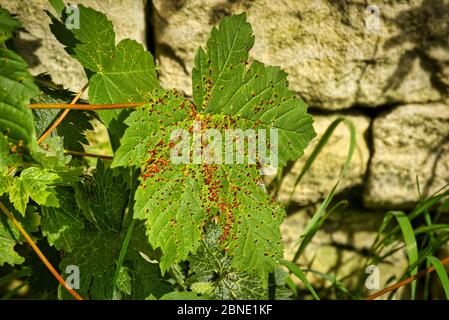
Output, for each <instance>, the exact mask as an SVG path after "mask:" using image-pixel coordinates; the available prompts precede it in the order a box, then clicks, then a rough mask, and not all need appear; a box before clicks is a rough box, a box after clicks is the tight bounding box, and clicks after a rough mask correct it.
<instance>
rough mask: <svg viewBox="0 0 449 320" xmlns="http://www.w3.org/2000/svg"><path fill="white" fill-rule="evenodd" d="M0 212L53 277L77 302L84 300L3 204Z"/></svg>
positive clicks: (0, 205)
mask: <svg viewBox="0 0 449 320" xmlns="http://www.w3.org/2000/svg"><path fill="white" fill-rule="evenodd" d="M0 210H1V211H2V212H3V213H4V214H6V216H7V217H8V218H9V220H11V222H12V223H13V224H14V225H15V226H16V228H17V229H18V230H19V232H20V233H21V234H22V236H23V237H24V238H25V240H26V241H27V242H28V243H29V245H30V246H31V248H33V250H34V252H36V254H37V255H38V256H39V258H40V259H41V260H42V262H43V263H44V264H45V266H46V267H47V268H48V270H50V272H51V273H52V274H53V276H54V277H55V278H56V280H58V282H59V283H60V284H61V285H62V286H63V287H64V288H65V289H66V290H67V291H68V292H69V293H70V294H71V295H72V296H73V297H74V298H75V299H76V300H83V298H81V296H80V295H79V294H78V293H76V291H75V290H73V289H72V288H70V287H69V286H68V285H67V283H66V282H65V281H64V279H63V278H62V277H61V275H60V274H59V273H58V271H56V269H55V268H54V267H53V266H52V265H51V263H50V261H48V259H47V258H46V257H45V255H44V254H43V253H42V251H41V250H40V249H39V247H38V246H37V245H36V243H35V242H34V241H33V239H31V237H30V236H29V235H28V233H27V232H26V231H25V229H24V228H23V227H22V225H21V224H20V223H19V221H17V220H16V219H15V218H14V216H13V215H12V213H11V212H10V211H9V210H8V208H6V207H5V205H4V204H3V203H1V202H0Z"/></svg>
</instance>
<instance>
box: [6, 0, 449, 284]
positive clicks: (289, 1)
mask: <svg viewBox="0 0 449 320" xmlns="http://www.w3.org/2000/svg"><path fill="white" fill-rule="evenodd" d="M31 2H32V3H31ZM31 2H30V1H27V0H19V1H18V0H0V5H2V6H4V7H6V8H7V9H9V10H11V11H12V12H14V13H17V14H19V16H20V18H21V20H22V21H23V22H24V26H25V28H26V29H27V30H28V33H25V32H22V33H20V35H19V37H18V38H16V44H17V46H18V47H19V49H20V50H21V53H22V54H23V56H24V57H25V58H26V59H27V61H28V62H29V63H30V65H31V67H32V71H33V72H34V73H39V72H44V71H49V72H50V73H51V74H52V75H53V77H54V79H55V80H56V81H58V82H60V83H64V84H65V85H66V86H68V87H69V88H71V89H72V90H78V89H79V88H80V87H81V86H82V85H83V83H84V81H85V79H84V75H83V71H82V70H81V68H80V66H79V65H78V64H77V63H76V62H74V61H72V60H70V59H69V57H68V56H67V54H66V53H65V52H64V50H63V48H62V47H61V46H60V45H59V44H58V43H57V42H56V40H55V39H54V38H53V36H52V35H51V33H50V31H49V29H48V23H49V19H48V18H47V17H46V15H45V14H44V13H43V11H42V9H44V8H47V4H46V2H47V1H46V0H33V1H31ZM74 2H77V3H82V4H86V5H88V6H92V7H94V8H96V9H100V10H103V11H105V12H106V13H107V15H108V16H109V18H110V19H111V20H112V21H113V22H114V25H115V29H116V32H117V40H119V39H121V38H124V37H131V38H134V39H137V40H138V41H140V42H143V43H146V44H147V45H148V47H149V49H151V50H152V51H154V54H155V57H156V60H157V63H158V66H159V75H160V79H161V82H162V85H163V86H164V87H176V88H179V89H181V90H182V91H183V92H184V93H185V94H186V95H187V96H189V95H191V73H190V72H191V69H192V66H193V58H194V55H195V52H196V50H197V48H198V46H200V45H203V44H204V43H205V41H206V39H207V36H208V33H209V31H210V29H211V27H212V26H213V25H216V24H217V23H218V22H219V21H220V19H221V18H223V17H224V16H227V15H230V14H233V13H240V12H242V11H246V12H247V16H248V20H249V22H250V23H251V24H252V25H253V29H254V34H255V36H256V43H255V46H254V49H253V50H252V51H251V55H252V56H253V57H254V58H256V59H258V60H260V61H262V62H264V63H266V64H271V65H279V66H281V67H282V68H284V69H285V70H286V71H287V72H288V73H289V81H290V87H291V89H292V90H293V91H294V92H295V93H296V94H297V96H298V97H301V98H303V99H304V100H305V101H306V102H307V104H308V105H309V106H310V111H311V112H312V113H313V114H315V117H314V119H315V129H316V131H317V132H318V133H319V134H322V133H323V132H324V131H325V129H326V128H327V126H328V125H329V124H330V122H331V121H332V120H333V119H336V118H337V117H339V116H344V117H347V118H349V119H351V120H352V121H353V122H354V123H355V125H356V127H357V145H358V147H357V152H356V153H355V155H354V159H353V162H352V164H351V168H350V172H349V174H348V177H347V178H346V179H345V181H344V182H343V183H342V185H341V188H340V190H341V191H342V192H343V191H344V192H345V194H346V195H347V198H350V199H352V200H353V201H352V203H353V205H354V206H355V208H354V209H351V210H347V211H346V212H345V213H344V214H343V215H340V216H336V217H334V219H336V221H340V222H339V223H340V225H342V226H344V225H346V227H348V224H350V223H352V222H354V221H357V223H356V224H354V226H356V227H357V228H359V230H355V229H354V228H352V229H351V228H349V229H350V230H349V231H348V228H342V229H341V231H339V232H340V233H335V235H338V234H340V238H341V239H343V240H342V241H343V242H342V244H343V245H344V247H345V248H346V249H338V250H337V249H336V248H341V246H338V245H335V241H334V240H332V239H331V238H330V235H329V232H327V233H326V231H322V232H320V233H319V234H318V235H317V237H316V239H315V240H314V241H315V242H314V245H315V247H314V248H315V249H313V248H312V249H310V250H311V251H309V252H307V253H306V254H305V257H304V259H306V260H307V259H309V258H310V259H311V257H312V256H313V254H314V253H316V254H317V255H318V257H322V258H320V259H318V260H314V261H315V263H318V264H320V263H321V264H327V265H326V266H325V267H323V268H322V270H323V271H324V270H326V268H330V267H331V265H332V262H330V261H327V262H322V261H323V257H324V258H327V259H331V260H332V261H334V260H335V261H337V260H336V259H337V255H336V254H333V253H332V252H334V251H335V250H337V251H338V252H346V251H348V249H347V246H348V245H351V246H352V247H353V248H354V250H353V251H351V252H353V253H354V252H358V251H360V250H361V248H362V249H363V248H365V247H366V245H367V243H368V242H369V239H372V237H373V235H374V234H375V230H376V228H377V227H378V225H379V224H380V220H381V219H379V217H382V212H385V210H387V209H391V208H396V209H397V208H405V209H407V208H410V207H412V206H413V205H414V204H415V203H416V201H417V200H418V193H417V191H416V190H417V188H416V178H417V177H418V179H419V182H420V186H421V191H422V192H423V194H424V196H426V195H430V194H432V193H433V192H435V191H436V190H438V189H439V188H440V187H442V186H444V185H445V184H446V183H448V182H449V153H448V150H449V2H448V1H447V0H401V1H391V0H378V1H376V2H375V4H376V5H377V8H378V9H379V11H380V17H379V19H376V17H375V14H374V15H373V13H372V12H371V10H377V8H375V7H369V8H367V5H366V1H364V0H363V1H362V0H353V1H343V0H341V1H333V0H316V1H306V0H278V1H273V0H228V1H226V0H153V1H149V2H148V3H145V2H144V1H141V0H133V1H124V0H123V1H122V0H100V1H94V0H83V1H74ZM373 17H374V18H373ZM372 19H374V20H372ZM314 144H316V140H315V142H314V143H313V145H314ZM348 147H349V133H348V130H347V129H346V128H345V127H344V126H341V127H340V128H338V129H337V131H336V134H335V135H334V136H333V137H332V138H331V140H330V143H329V144H328V146H327V147H326V148H325V150H324V151H323V153H322V155H321V156H320V158H318V160H317V162H316V163H315V165H314V166H313V167H312V169H311V170H310V172H309V173H307V175H306V176H305V177H304V179H303V181H302V182H301V184H300V185H299V186H298V187H296V188H295V189H294V190H293V188H294V186H293V183H294V181H295V180H296V177H297V175H298V174H299V171H300V169H301V168H302V165H303V164H304V159H302V160H300V161H298V162H297V163H296V164H295V165H293V167H292V170H291V171H290V172H289V173H288V174H287V176H286V178H285V180H284V182H283V183H282V186H281V192H280V194H279V200H281V201H283V202H285V201H287V200H288V198H289V195H290V193H291V192H292V191H293V194H292V200H293V201H294V202H295V203H296V205H297V206H299V207H301V208H302V209H300V210H299V212H297V213H295V214H293V215H291V216H290V217H289V219H288V220H287V223H286V225H285V228H284V230H285V237H286V243H287V244H292V243H293V242H291V239H292V234H294V235H296V236H297V235H299V234H300V232H301V230H303V228H304V224H305V221H307V219H309V215H308V214H307V213H306V211H307V208H310V206H312V207H313V206H314V205H316V204H317V203H319V202H320V201H321V200H322V199H323V198H324V197H325V196H326V194H327V193H328V192H329V190H330V189H331V188H332V185H333V183H334V182H335V180H336V179H337V177H338V175H339V172H340V168H341V166H342V164H343V163H344V161H345V157H346V153H347V150H348ZM311 149H312V147H310V148H309V149H308V150H307V151H306V156H307V155H309V154H310V152H311ZM373 217H374V218H373ZM304 219H305V220H304ZM298 221H300V222H298ZM301 221H302V222H301ZM337 224H338V223H337ZM337 230H338V228H337V229H335V231H337ZM351 230H352V231H351ZM331 233H333V232H331ZM350 234H352V236H349V235H350ZM367 239H368V240H367ZM337 242H338V241H337ZM326 248H327V249H326ZM359 249H360V250H359ZM290 250H291V246H290V245H289V248H288V250H287V252H290ZM323 250H324V251H323ZM326 250H327V251H326ZM345 250H346V251H345ZM326 252H327V253H326ZM354 254H355V253H354ZM399 255H400V256H398V257H396V260H395V261H396V262H394V263H393V265H394V268H391V272H390V273H391V274H396V273H398V272H399V271H400V270H402V269H403V267H404V266H405V265H406V263H405V261H406V260H405V259H406V258H405V256H404V254H403V253H400V254H399ZM334 257H335V259H334ZM345 257H347V259H346V260H348V261H349V263H353V262H354V261H355V260H354V259H355V258H353V257H354V256H353V255H351V254H346V255H345ZM306 260H304V262H307V261H306ZM343 260H345V259H343ZM335 261H334V262H335ZM339 261H340V260H339ZM357 261H358V260H357ZM401 268H402V269H401ZM318 269H319V268H318ZM399 273H400V272H399ZM385 277H386V278H387V276H385Z"/></svg>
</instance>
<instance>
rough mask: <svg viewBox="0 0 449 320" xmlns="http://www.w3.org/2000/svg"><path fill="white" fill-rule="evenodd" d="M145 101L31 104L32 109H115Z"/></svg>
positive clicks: (137, 105) (134, 106) (127, 107)
mask: <svg viewBox="0 0 449 320" xmlns="http://www.w3.org/2000/svg"><path fill="white" fill-rule="evenodd" d="M144 104H145V102H128V103H113V104H74V103H70V104H66V103H36V104H29V105H28V108H30V109H66V110H113V109H133V108H136V107H139V106H142V105H144Z"/></svg>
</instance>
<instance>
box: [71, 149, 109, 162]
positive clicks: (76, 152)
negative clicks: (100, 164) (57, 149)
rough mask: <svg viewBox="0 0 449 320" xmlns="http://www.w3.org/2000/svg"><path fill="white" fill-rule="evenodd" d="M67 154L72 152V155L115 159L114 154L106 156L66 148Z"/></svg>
mask: <svg viewBox="0 0 449 320" xmlns="http://www.w3.org/2000/svg"><path fill="white" fill-rule="evenodd" d="M65 154H70V155H72V156H79V157H90V158H99V159H103V160H114V157H113V156H105V155H102V154H95V153H88V152H79V151H70V150H66V151H65Z"/></svg>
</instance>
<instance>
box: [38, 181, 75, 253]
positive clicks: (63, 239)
mask: <svg viewBox="0 0 449 320" xmlns="http://www.w3.org/2000/svg"><path fill="white" fill-rule="evenodd" d="M56 193H57V197H58V200H59V203H60V206H59V208H53V207H45V206H43V207H42V234H43V235H44V236H46V237H47V239H48V243H49V244H50V245H52V246H55V247H56V248H57V249H58V250H64V251H66V252H71V251H72V250H73V249H75V245H76V242H77V241H78V240H79V238H80V235H81V233H82V232H83V228H84V223H83V220H82V218H81V213H80V209H79V208H78V206H77V204H76V201H75V199H74V197H73V190H72V189H71V188H68V187H58V188H56Z"/></svg>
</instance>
